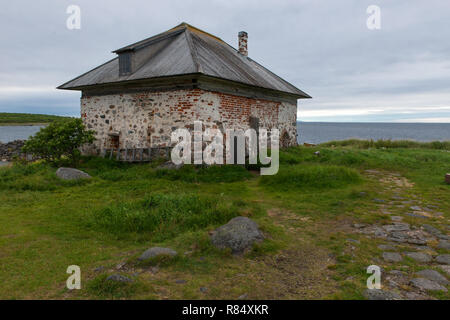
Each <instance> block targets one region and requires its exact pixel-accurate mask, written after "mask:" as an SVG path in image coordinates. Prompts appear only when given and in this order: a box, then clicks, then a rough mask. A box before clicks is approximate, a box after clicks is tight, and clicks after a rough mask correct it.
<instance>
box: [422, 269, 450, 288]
mask: <svg viewBox="0 0 450 320" xmlns="http://www.w3.org/2000/svg"><path fill="white" fill-rule="evenodd" d="M416 274H417V275H418V276H419V277H422V278H426V279H428V280H431V281H434V282H437V283H439V284H443V285H447V284H448V283H449V282H448V280H447V278H445V277H444V276H443V275H442V274H440V273H439V272H437V271H435V270H431V269H427V270H422V271H419V272H416Z"/></svg>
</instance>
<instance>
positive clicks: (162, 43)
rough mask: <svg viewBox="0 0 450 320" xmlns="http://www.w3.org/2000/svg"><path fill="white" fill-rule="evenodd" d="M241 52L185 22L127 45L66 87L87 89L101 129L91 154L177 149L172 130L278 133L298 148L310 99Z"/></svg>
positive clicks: (91, 122)
mask: <svg viewBox="0 0 450 320" xmlns="http://www.w3.org/2000/svg"><path fill="white" fill-rule="evenodd" d="M238 40H239V42H238V43H239V49H238V50H236V49H234V48H233V47H231V46H230V45H228V44H227V43H225V42H224V41H222V40H221V39H219V38H218V37H216V36H214V35H211V34H209V33H207V32H204V31H202V30H199V29H197V28H195V27H193V26H191V25H189V24H186V23H182V24H180V25H178V26H176V27H174V28H173V29H170V30H168V31H166V32H164V33H161V34H158V35H156V36H153V37H151V38H148V39H145V40H142V41H139V42H137V43H134V44H131V45H129V46H126V47H123V48H120V49H118V50H116V51H114V53H116V54H117V57H115V58H114V59H112V60H110V61H108V62H106V63H105V64H102V65H101V66H98V67H97V68H95V69H93V70H91V71H89V72H87V73H85V74H83V75H81V76H79V77H77V78H75V79H73V80H71V81H69V82H67V83H65V84H63V85H61V86H60V87H58V88H59V89H67V90H80V91H81V92H82V96H81V117H82V119H83V121H84V123H85V125H86V126H87V127H88V128H89V129H92V130H95V132H96V141H95V143H94V146H92V147H93V148H92V151H95V152H100V151H101V150H103V149H110V148H129V149H130V148H148V147H167V146H170V138H171V133H172V131H173V130H175V129H177V128H192V127H193V123H194V121H195V120H200V121H202V122H203V124H204V126H205V127H210V128H218V129H221V130H222V132H225V130H226V129H243V130H246V129H248V128H249V127H250V126H251V125H252V123H253V125H254V124H255V123H256V124H257V125H258V126H259V127H260V128H261V127H263V128H267V129H272V128H278V129H279V130H280V137H281V138H280V139H281V141H280V143H281V146H290V145H295V144H296V143H297V138H296V137H297V126H296V119H297V117H296V116H297V99H303V98H310V96H309V95H308V94H306V93H304V92H303V91H301V90H299V89H298V88H296V87H294V86H293V85H291V84H290V83H288V82H286V81H285V80H283V79H281V78H280V77H278V76H277V75H275V74H274V73H272V72H270V71H269V70H267V69H266V68H264V67H263V66H261V65H259V64H258V63H257V62H255V61H253V60H252V59H250V58H249V57H248V51H247V33H246V32H240V33H239V39H238Z"/></svg>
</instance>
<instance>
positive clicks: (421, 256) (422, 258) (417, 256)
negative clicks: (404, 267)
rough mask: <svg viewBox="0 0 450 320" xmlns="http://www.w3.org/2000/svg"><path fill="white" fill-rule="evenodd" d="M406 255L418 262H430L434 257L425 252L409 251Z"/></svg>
mask: <svg viewBox="0 0 450 320" xmlns="http://www.w3.org/2000/svg"><path fill="white" fill-rule="evenodd" d="M406 256H407V257H409V258H411V259H413V260H415V261H417V262H430V261H431V259H432V257H431V256H430V255H429V254H426V253H423V252H407V253H406Z"/></svg>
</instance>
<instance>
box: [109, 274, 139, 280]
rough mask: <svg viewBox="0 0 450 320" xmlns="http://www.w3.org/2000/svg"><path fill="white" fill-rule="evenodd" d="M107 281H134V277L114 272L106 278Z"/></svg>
mask: <svg viewBox="0 0 450 320" xmlns="http://www.w3.org/2000/svg"><path fill="white" fill-rule="evenodd" d="M106 281H114V282H133V280H132V279H130V278H128V277H125V276H122V275H121V274H113V275H110V276H109V277H108V278H106Z"/></svg>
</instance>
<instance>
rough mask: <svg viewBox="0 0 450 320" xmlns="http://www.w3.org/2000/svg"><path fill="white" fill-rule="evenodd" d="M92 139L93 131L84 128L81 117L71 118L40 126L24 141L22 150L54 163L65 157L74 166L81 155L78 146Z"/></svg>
mask: <svg viewBox="0 0 450 320" xmlns="http://www.w3.org/2000/svg"><path fill="white" fill-rule="evenodd" d="M93 141H94V131H91V130H86V128H85V126H84V125H83V122H82V121H81V119H71V120H68V121H59V122H53V123H51V124H49V125H48V126H47V127H44V128H41V130H39V132H38V133H36V135H34V136H33V137H31V138H30V139H28V140H27V141H26V142H25V145H24V147H23V152H26V153H31V154H32V155H34V156H36V157H39V158H42V159H44V160H46V161H48V162H51V163H56V164H57V163H60V162H61V160H62V159H63V157H66V158H67V159H68V160H69V161H70V163H71V164H72V165H74V166H76V165H77V163H78V160H79V158H80V155H81V152H80V150H79V148H80V147H81V146H82V145H83V144H85V143H92V142H93Z"/></svg>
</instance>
